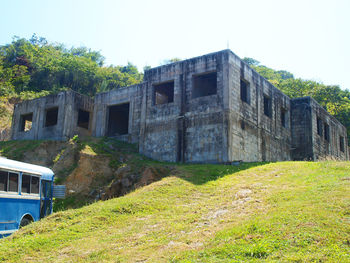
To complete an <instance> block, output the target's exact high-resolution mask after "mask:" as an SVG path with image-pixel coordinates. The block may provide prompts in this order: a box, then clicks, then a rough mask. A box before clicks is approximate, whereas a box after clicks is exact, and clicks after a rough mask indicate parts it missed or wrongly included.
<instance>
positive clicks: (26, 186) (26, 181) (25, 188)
mask: <svg viewBox="0 0 350 263" xmlns="http://www.w3.org/2000/svg"><path fill="white" fill-rule="evenodd" d="M30 177H31V176H30V175H28V174H22V190H21V192H22V193H27V194H30V179H31V178H30Z"/></svg>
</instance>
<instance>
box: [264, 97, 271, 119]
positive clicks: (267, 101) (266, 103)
mask: <svg viewBox="0 0 350 263" xmlns="http://www.w3.org/2000/svg"><path fill="white" fill-rule="evenodd" d="M271 106H272V105H271V98H269V97H268V96H266V95H264V114H265V115H266V116H268V117H270V118H271V115H272V114H271V109H272V107H271Z"/></svg>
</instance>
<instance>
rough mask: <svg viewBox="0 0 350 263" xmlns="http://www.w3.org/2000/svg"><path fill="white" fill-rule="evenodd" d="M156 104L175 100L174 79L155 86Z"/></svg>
mask: <svg viewBox="0 0 350 263" xmlns="http://www.w3.org/2000/svg"><path fill="white" fill-rule="evenodd" d="M153 90H154V93H153V96H154V105H158V104H166V103H171V102H174V81H171V82H166V83H161V84H156V85H154V86H153Z"/></svg>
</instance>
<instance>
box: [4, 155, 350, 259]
mask: <svg viewBox="0 0 350 263" xmlns="http://www.w3.org/2000/svg"><path fill="white" fill-rule="evenodd" d="M159 165H161V164H159ZM349 184H350V167H349V162H282V163H269V164H259V163H253V164H241V165H239V166H237V167H236V166H225V165H177V166H176V169H174V170H172V174H171V175H170V176H168V177H165V178H163V179H162V180H160V181H158V182H155V183H153V184H151V185H148V186H146V187H143V188H140V189H138V190H136V191H134V192H132V193H130V194H128V195H126V196H124V197H120V198H116V199H112V200H108V201H104V202H97V203H94V204H91V205H89V206H85V207H82V208H79V209H74V210H73V209H71V210H66V211H62V212H57V213H54V214H53V215H51V216H49V217H48V218H46V219H43V220H41V221H39V222H35V223H33V224H31V225H29V226H27V227H25V228H23V229H22V230H20V231H18V232H17V233H15V234H14V235H13V236H11V237H10V238H6V239H3V240H1V241H0V262H1V261H5V262H350V246H349V245H350V226H349V223H350V194H349Z"/></svg>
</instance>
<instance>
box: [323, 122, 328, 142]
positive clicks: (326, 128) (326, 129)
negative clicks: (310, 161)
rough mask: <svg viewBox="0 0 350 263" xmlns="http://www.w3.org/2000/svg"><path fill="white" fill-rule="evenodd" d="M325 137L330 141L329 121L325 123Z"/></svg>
mask: <svg viewBox="0 0 350 263" xmlns="http://www.w3.org/2000/svg"><path fill="white" fill-rule="evenodd" d="M324 139H325V140H326V141H329V125H328V124H327V123H325V124H324Z"/></svg>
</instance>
